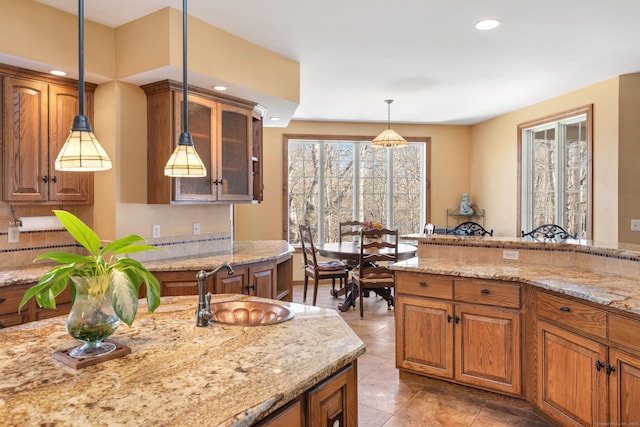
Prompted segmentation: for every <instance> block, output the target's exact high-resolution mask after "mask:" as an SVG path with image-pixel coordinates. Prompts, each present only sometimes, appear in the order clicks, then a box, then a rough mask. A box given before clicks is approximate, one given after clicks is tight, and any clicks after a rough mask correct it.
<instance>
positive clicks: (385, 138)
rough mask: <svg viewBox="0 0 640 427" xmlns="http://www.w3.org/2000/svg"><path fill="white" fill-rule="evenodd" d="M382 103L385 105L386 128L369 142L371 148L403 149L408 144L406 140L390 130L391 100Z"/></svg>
mask: <svg viewBox="0 0 640 427" xmlns="http://www.w3.org/2000/svg"><path fill="white" fill-rule="evenodd" d="M384 102H386V103H387V128H386V129H385V130H383V131H382V132H381V133H380V135H378V136H376V137H375V138H374V139H373V141H371V146H373V147H404V146H406V145H407V144H408V142H407V140H406V139H404V138H403V137H401V136H400V135H398V133H397V132H396V131H395V130H393V129H391V103H392V102H393V99H387V100H385V101H384Z"/></svg>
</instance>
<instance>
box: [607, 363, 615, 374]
mask: <svg viewBox="0 0 640 427" xmlns="http://www.w3.org/2000/svg"><path fill="white" fill-rule="evenodd" d="M615 371H616V368H614V367H613V366H611V365H609V364H608V363H607V375H611V373H612V372H615Z"/></svg>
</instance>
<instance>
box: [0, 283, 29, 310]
mask: <svg viewBox="0 0 640 427" xmlns="http://www.w3.org/2000/svg"><path fill="white" fill-rule="evenodd" d="M30 286H31V284H27V285H18V286H4V287H1V288H0V315H3V314H18V306H19V305H20V300H22V296H23V295H24V293H25V291H26V290H27V289H29V287H30ZM28 308H29V305H28V304H27V305H25V306H24V307H22V310H21V311H20V312H21V313H23V312H25V311H27V310H28Z"/></svg>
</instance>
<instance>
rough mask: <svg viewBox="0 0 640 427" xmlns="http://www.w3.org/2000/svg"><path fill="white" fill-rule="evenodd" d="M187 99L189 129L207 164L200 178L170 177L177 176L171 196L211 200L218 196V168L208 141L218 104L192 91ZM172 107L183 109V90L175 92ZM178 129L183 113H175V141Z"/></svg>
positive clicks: (177, 138) (197, 200)
mask: <svg viewBox="0 0 640 427" xmlns="http://www.w3.org/2000/svg"><path fill="white" fill-rule="evenodd" d="M188 102H189V103H188V105H187V111H188V118H189V123H188V124H189V133H190V134H191V137H192V138H193V144H194V146H195V148H196V151H197V153H198V155H199V156H200V158H201V159H202V162H203V163H204V166H205V167H206V168H207V175H206V176H204V177H202V178H173V179H175V180H176V182H175V195H174V199H175V200H177V201H183V202H189V201H192V202H212V201H215V200H216V197H217V194H216V190H217V186H216V185H214V180H215V179H216V178H215V177H216V174H217V171H216V169H215V166H216V165H215V162H213V157H212V144H211V141H213V140H214V135H215V134H216V120H217V117H218V114H217V107H218V104H217V103H215V102H213V101H210V100H208V99H205V98H202V97H198V96H193V95H189V96H188ZM175 111H177V112H181V111H182V94H180V93H177V92H176V93H175ZM181 132H182V115H181V114H176V119H175V140H174V141H176V143H177V141H178V140H179V138H180V133H181ZM212 177H214V178H212Z"/></svg>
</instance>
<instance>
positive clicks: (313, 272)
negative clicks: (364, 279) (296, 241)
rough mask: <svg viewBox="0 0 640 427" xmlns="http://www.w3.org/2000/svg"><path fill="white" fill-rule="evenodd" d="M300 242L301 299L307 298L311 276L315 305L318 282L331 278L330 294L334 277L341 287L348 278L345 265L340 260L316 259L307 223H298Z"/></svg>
mask: <svg viewBox="0 0 640 427" xmlns="http://www.w3.org/2000/svg"><path fill="white" fill-rule="evenodd" d="M300 242H301V243H302V258H303V263H304V290H303V295H302V301H306V300H307V286H308V284H309V278H310V277H311V278H313V305H316V300H317V298H318V282H319V281H320V280H324V279H331V287H332V289H333V292H332V295H335V293H336V279H339V280H340V287H341V288H342V287H343V286H344V285H345V284H346V282H347V280H348V278H349V271H348V270H347V266H346V265H345V264H344V263H342V262H341V261H318V256H317V251H316V247H315V245H314V244H313V237H312V236H311V228H309V226H308V225H303V224H300Z"/></svg>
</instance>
